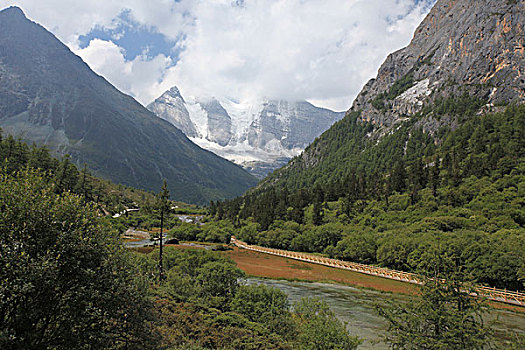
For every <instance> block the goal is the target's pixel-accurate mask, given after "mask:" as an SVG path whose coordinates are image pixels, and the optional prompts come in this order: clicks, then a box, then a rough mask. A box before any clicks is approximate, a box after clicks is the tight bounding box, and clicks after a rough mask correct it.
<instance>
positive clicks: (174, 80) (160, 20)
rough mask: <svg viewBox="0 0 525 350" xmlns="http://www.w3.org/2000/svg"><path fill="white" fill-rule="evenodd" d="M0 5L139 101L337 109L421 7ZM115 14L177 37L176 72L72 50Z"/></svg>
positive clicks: (400, 40)
mask: <svg viewBox="0 0 525 350" xmlns="http://www.w3.org/2000/svg"><path fill="white" fill-rule="evenodd" d="M0 1H1V2H0V8H3V7H5V6H9V5H12V4H16V5H19V6H21V7H22V8H23V9H24V11H25V12H26V14H27V16H28V17H29V18H31V19H33V20H35V21H37V22H40V23H42V24H43V25H44V26H45V27H46V28H48V29H49V30H51V31H52V32H53V33H54V34H56V35H57V36H58V37H59V38H60V39H61V40H63V41H64V42H66V43H67V44H68V45H69V46H70V47H71V48H72V49H73V50H74V51H75V52H76V53H77V54H79V55H80V56H81V57H82V58H83V59H84V60H85V61H86V62H87V63H88V64H89V65H90V66H91V67H92V68H93V69H94V70H95V71H96V72H98V73H99V74H101V75H103V76H104V77H106V78H107V79H108V80H109V81H110V82H112V83H113V84H115V85H116V86H117V87H118V88H119V89H121V90H122V91H124V92H126V93H131V94H133V95H134V96H136V97H137V99H138V100H139V101H140V102H142V103H148V102H150V101H151V100H152V99H153V98H155V97H157V96H158V95H160V94H161V93H162V92H163V91H164V90H166V89H168V88H170V87H171V86H173V85H177V86H179V87H180V88H181V90H182V91H183V93H187V94H198V95H200V94H204V93H206V94H210V95H215V96H230V97H237V98H249V97H253V96H261V95H264V96H267V97H272V98H289V99H309V100H310V101H313V102H315V103H317V104H319V105H323V106H327V107H332V108H335V109H338V110H343V109H347V108H348V107H349V106H350V104H351V100H352V99H353V98H354V97H355V95H356V94H357V93H358V92H359V90H360V89H361V87H362V86H363V84H364V83H365V82H366V81H367V80H368V79H369V78H371V77H373V76H374V75H375V74H376V72H377V69H378V67H379V65H380V64H381V62H382V61H383V60H384V59H385V57H386V55H387V54H388V53H389V52H391V51H393V50H395V49H398V48H401V47H403V46H404V45H406V44H407V43H408V42H409V40H410V38H411V36H412V33H413V31H414V29H415V28H416V26H417V24H418V23H419V22H420V21H421V20H422V18H423V16H424V15H425V10H426V9H425V7H424V5H422V4H419V5H414V0H395V1H394V0H246V1H243V2H240V1H237V2H236V1H233V0H181V1H178V2H175V1H173V0H151V1H144V0H90V1H80V0H46V1H42V0H13V1H7V4H6V5H4V2H5V0H0ZM429 1H432V0H429ZM238 3H242V6H237V5H236V4H238ZM123 11H129V14H130V15H131V16H132V17H133V18H134V20H136V21H137V23H138V24H140V25H142V26H146V27H149V28H155V30H158V31H159V32H160V33H162V34H164V35H166V36H168V37H169V38H176V37H178V36H179V35H181V34H183V35H184V37H185V40H184V41H183V42H179V43H177V45H179V46H181V45H182V46H183V47H184V51H183V52H182V54H181V56H180V61H179V62H178V63H177V65H176V66H174V67H173V66H170V58H168V57H166V56H164V55H158V56H156V57H154V58H153V59H148V58H146V56H145V55H142V56H138V57H136V58H135V59H134V60H133V61H126V60H125V59H124V56H123V51H122V49H121V48H119V47H118V46H117V45H115V44H113V43H112V42H109V41H102V40H92V41H91V42H90V45H89V46H88V47H86V48H84V49H82V50H79V48H78V43H77V39H78V36H79V35H82V34H86V33H88V32H89V31H90V30H91V29H92V28H94V26H95V25H98V26H103V27H106V28H112V27H114V26H115V25H116V24H117V23H118V15H119V14H121V13H122V12H123Z"/></svg>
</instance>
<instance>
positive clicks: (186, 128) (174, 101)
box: [147, 86, 199, 137]
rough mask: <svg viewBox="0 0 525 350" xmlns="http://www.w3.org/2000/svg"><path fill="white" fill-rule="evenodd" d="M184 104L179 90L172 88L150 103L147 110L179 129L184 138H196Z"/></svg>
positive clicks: (193, 126)
mask: <svg viewBox="0 0 525 350" xmlns="http://www.w3.org/2000/svg"><path fill="white" fill-rule="evenodd" d="M185 103H186V102H185V101H184V98H182V96H181V94H180V92H179V89H178V88H177V87H176V86H174V87H172V88H171V89H169V90H168V91H166V92H165V93H163V94H162V96H160V97H159V98H157V99H156V100H155V101H153V102H152V103H150V104H149V105H148V107H147V108H148V109H149V110H150V111H152V112H153V113H155V114H156V115H157V116H158V117H160V118H162V119H164V120H166V121H168V122H170V123H171V124H173V125H174V126H176V127H177V128H179V129H180V130H181V131H182V132H183V133H184V134H185V135H186V136H188V137H198V136H199V134H198V133H197V130H196V129H195V125H193V122H192V121H191V119H190V113H189V112H188V110H187V109H186V106H185Z"/></svg>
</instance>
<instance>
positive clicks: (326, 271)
mask: <svg viewBox="0 0 525 350" xmlns="http://www.w3.org/2000/svg"><path fill="white" fill-rule="evenodd" d="M225 254H227V255H228V256H229V257H230V258H232V259H233V260H234V261H235V262H236V263H237V266H238V267H239V268H240V269H241V270H243V271H244V272H246V273H247V274H248V275H250V276H255V277H266V278H276V279H279V278H284V279H291V280H304V281H319V282H321V281H323V282H337V283H342V284H347V285H353V286H359V287H365V288H373V289H377V290H381V291H385V292H393V293H414V292H415V291H416V288H415V286H413V285H410V284H407V283H403V282H398V281H394V280H389V279H385V278H381V277H375V276H369V275H365V274H362V273H358V272H352V271H347V270H341V269H335V268H331V267H327V266H322V265H317V264H310V263H306V262H302V261H298V260H293V259H288V258H282V257H279V256H275V255H269V254H263V253H258V252H253V251H249V250H244V249H242V250H241V249H239V248H234V250H233V251H228V252H225Z"/></svg>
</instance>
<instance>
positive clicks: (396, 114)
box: [258, 0, 525, 189]
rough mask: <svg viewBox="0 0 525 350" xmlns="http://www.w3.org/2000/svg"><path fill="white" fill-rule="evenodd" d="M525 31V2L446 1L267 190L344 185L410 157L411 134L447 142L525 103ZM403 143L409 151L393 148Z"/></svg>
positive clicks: (262, 185)
mask: <svg viewBox="0 0 525 350" xmlns="http://www.w3.org/2000/svg"><path fill="white" fill-rule="evenodd" d="M524 26H525V0H508V1H507V0H483V1H471V0H438V1H437V2H436V4H435V5H434V7H433V8H432V10H431V11H430V13H429V14H428V16H427V17H426V18H425V19H424V20H423V22H422V23H421V24H420V25H419V27H418V28H417V29H416V31H415V34H414V37H413V39H412V41H411V43H410V44H409V45H408V46H407V47H405V48H403V49H401V50H399V51H396V52H394V53H392V54H391V55H389V56H388V58H387V59H386V61H385V62H384V63H383V65H382V66H381V67H380V69H379V72H378V74H377V77H376V78H375V79H371V80H370V81H369V82H368V83H367V84H366V85H365V86H364V87H363V89H362V91H361V92H360V93H359V95H358V96H357V98H356V99H355V101H354V103H353V105H352V107H351V109H350V110H349V111H348V112H347V115H346V117H345V118H344V119H343V120H341V121H340V122H338V123H336V124H335V125H334V126H332V127H331V128H330V129H328V130H327V131H326V132H324V133H323V134H322V135H321V136H320V137H319V138H317V139H316V141H314V142H313V143H312V144H311V145H310V146H308V147H307V148H306V150H305V151H304V152H303V154H302V155H301V156H299V157H297V158H294V159H293V160H292V161H291V162H290V163H288V164H287V165H286V166H284V167H283V168H281V169H279V170H278V171H276V172H274V173H273V174H271V175H269V176H268V177H266V179H264V180H263V181H261V182H260V183H259V185H258V186H259V188H265V187H271V186H283V187H287V188H296V189H297V188H300V187H308V186H313V185H314V184H315V182H316V181H325V182H330V181H334V182H335V181H339V179H338V177H339V176H341V174H343V173H344V171H345V170H347V169H349V168H350V167H355V168H357V169H359V167H361V166H363V167H364V166H366V164H370V163H369V162H374V161H378V162H379V161H380V160H378V159H380V158H381V157H382V156H384V154H380V155H379V154H378V153H376V152H379V150H385V149H390V151H392V152H398V153H401V154H402V153H405V154H406V151H407V147H408V145H409V144H408V141H409V140H411V139H412V137H411V135H416V136H415V138H416V139H417V137H424V138H426V139H427V140H429V139H430V140H431V139H433V141H434V143H439V142H441V141H442V140H441V139H440V137H441V136H440V135H441V133H440V131H445V133H446V130H448V128H450V129H454V128H455V127H457V126H458V125H460V124H461V123H463V122H465V121H466V120H467V119H468V118H472V117H473V116H475V115H477V114H479V115H482V114H484V113H488V112H493V111H499V110H502V109H504V107H503V105H504V104H509V103H517V104H522V103H524V102H525V31H524ZM362 121H368V122H370V123H366V124H365V123H361V122H362ZM443 127H445V128H443ZM417 135H419V136H417ZM390 136H392V137H390ZM427 136H428V137H429V138H427ZM396 139H397V141H398V142H399V140H405V142H403V143H404V145H403V146H401V143H399V144H396V146H394V144H390V145H388V144H385V143H388V142H390V141H395V140H396ZM383 141H385V143H382V142H383ZM400 149H401V152H399V150H400ZM348 150H352V151H348ZM420 151H423V150H420ZM372 155H373V156H372ZM392 155H393V153H392ZM397 156H398V157H400V155H399V154H397ZM391 160H392V159H391V158H390V159H389V160H384V159H383V160H382V162H383V163H384V164H388V165H383V166H389V167H391V166H393V163H392V162H391ZM346 164H348V167H345V165H346ZM320 179H321V180H320Z"/></svg>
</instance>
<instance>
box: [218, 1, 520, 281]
mask: <svg viewBox="0 0 525 350" xmlns="http://www.w3.org/2000/svg"><path fill="white" fill-rule="evenodd" d="M524 10H525V2H524V1H482V2H471V1H463V0H458V1H444V0H440V1H438V2H437V3H436V5H435V7H434V8H433V9H432V11H431V12H430V14H429V15H428V17H427V18H426V19H425V20H424V21H423V23H422V24H421V25H420V27H419V28H418V29H417V30H416V34H415V36H414V39H413V41H412V43H411V44H410V45H409V46H408V47H407V48H405V49H403V50H400V51H398V52H396V53H394V54H392V55H390V56H389V58H388V59H387V61H386V62H385V64H384V65H383V66H382V67H381V69H380V70H379V74H378V77H377V79H374V80H371V81H370V82H369V83H368V84H367V85H366V86H365V88H364V89H363V91H362V92H361V94H360V95H359V96H358V97H357V99H356V101H355V103H354V105H353V107H352V109H351V110H350V111H348V113H347V115H346V116H345V118H344V119H342V120H341V121H339V122H337V123H336V124H334V126H333V127H331V128H330V129H329V130H327V131H326V132H325V133H324V134H323V135H321V136H320V137H319V138H318V139H316V140H315V141H314V142H313V143H312V144H311V145H310V146H309V147H308V148H307V149H306V150H305V152H304V153H303V154H302V155H301V156H299V157H296V158H294V159H293V160H292V161H291V162H290V163H289V164H288V165H287V166H285V167H284V168H282V169H280V170H277V171H275V172H274V173H273V174H271V175H270V176H268V177H267V178H266V179H265V180H264V181H263V182H261V183H260V185H259V186H258V187H257V188H255V189H253V190H251V191H249V192H248V193H247V194H246V195H244V196H243V197H241V198H237V199H235V200H231V201H228V202H224V203H214V205H213V206H212V207H211V209H212V213H213V214H214V215H215V216H216V217H217V218H218V219H227V220H230V221H232V222H234V223H236V224H237V226H238V228H239V230H238V233H237V234H238V237H239V238H240V239H242V240H245V241H246V242H248V243H255V244H259V245H264V246H270V247H276V248H282V249H290V250H297V251H307V252H321V253H324V254H326V255H328V256H332V257H337V258H342V259H347V260H351V261H357V262H363V263H369V264H378V265H382V266H386V267H391V268H395V269H400V270H405V271H413V272H423V273H433V270H432V269H433V266H432V265H431V264H429V261H432V257H439V256H448V257H453V258H454V259H456V260H455V261H456V263H457V268H458V269H461V270H462V271H465V272H466V273H468V274H469V276H470V277H471V278H472V279H473V280H474V281H476V282H477V283H484V284H488V285H491V286H497V287H506V288H512V289H521V290H522V289H523V281H524V280H525V246H524V244H523V242H525V202H524V200H523V198H525V104H523V102H524V100H525V95H524V91H525V90H524V89H525V81H524V80H523V76H524V72H523V69H524V67H525V51H524V50H523V49H520V48H522V47H523V44H524V40H525V36H524V35H523V24H524V23H525V21H524V17H523V16H524V15H523V14H524V13H525V11H524Z"/></svg>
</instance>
